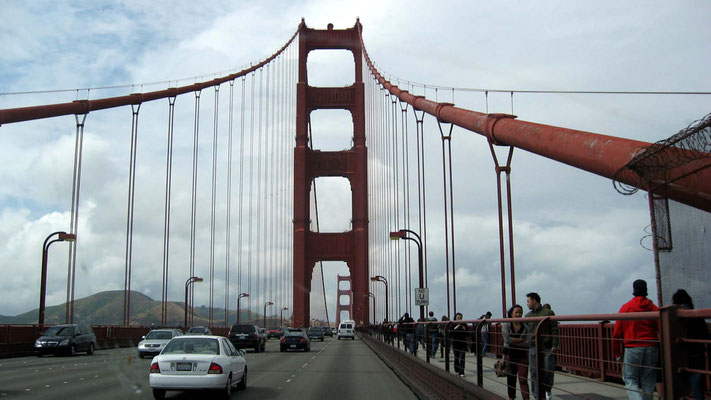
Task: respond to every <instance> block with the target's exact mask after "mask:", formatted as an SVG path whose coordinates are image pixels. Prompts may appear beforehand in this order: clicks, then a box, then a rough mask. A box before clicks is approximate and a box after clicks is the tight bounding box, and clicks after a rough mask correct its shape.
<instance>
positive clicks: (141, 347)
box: [138, 329, 183, 358]
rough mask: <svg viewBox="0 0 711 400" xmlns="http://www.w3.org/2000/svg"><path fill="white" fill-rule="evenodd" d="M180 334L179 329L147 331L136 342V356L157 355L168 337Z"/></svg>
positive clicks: (168, 340) (167, 340)
mask: <svg viewBox="0 0 711 400" xmlns="http://www.w3.org/2000/svg"><path fill="white" fill-rule="evenodd" d="M182 335H183V333H182V332H181V331H180V330H179V329H154V330H152V331H150V332H148V334H147V335H146V336H144V337H142V338H141V339H142V340H141V342H140V343H138V358H143V357H144V356H155V355H158V353H160V352H161V351H162V350H163V347H165V345H166V344H167V343H168V342H170V339H172V338H174V337H178V336H182Z"/></svg>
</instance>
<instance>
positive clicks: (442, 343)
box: [439, 315, 451, 358]
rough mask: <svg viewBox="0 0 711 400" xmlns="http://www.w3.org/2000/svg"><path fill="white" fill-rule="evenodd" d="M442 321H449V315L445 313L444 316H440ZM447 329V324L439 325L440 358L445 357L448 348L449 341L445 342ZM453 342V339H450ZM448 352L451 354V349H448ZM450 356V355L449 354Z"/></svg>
mask: <svg viewBox="0 0 711 400" xmlns="http://www.w3.org/2000/svg"><path fill="white" fill-rule="evenodd" d="M440 321H442V322H449V317H448V316H446V315H443V316H442V318H440ZM445 329H447V324H442V325H440V326H439V358H443V357H444V351H445V350H447V349H446V347H447V343H445V337H446V336H445V335H444V331H445ZM450 342H451V339H450ZM447 354H449V350H447ZM448 357H449V356H448Z"/></svg>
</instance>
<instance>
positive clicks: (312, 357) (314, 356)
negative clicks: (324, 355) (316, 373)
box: [311, 351, 320, 360]
mask: <svg viewBox="0 0 711 400" xmlns="http://www.w3.org/2000/svg"><path fill="white" fill-rule="evenodd" d="M319 353H320V351H319ZM314 358H316V356H313V357H311V359H312V360H313V359H314Z"/></svg>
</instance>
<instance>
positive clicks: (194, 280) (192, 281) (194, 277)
mask: <svg viewBox="0 0 711 400" xmlns="http://www.w3.org/2000/svg"><path fill="white" fill-rule="evenodd" d="M195 282H202V278H198V277H197V276H191V277H190V278H188V280H187V281H185V323H184V324H183V327H184V328H186V329H187V327H188V287H189V286H190V284H191V283H195Z"/></svg>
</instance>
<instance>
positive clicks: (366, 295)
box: [363, 292, 377, 325]
mask: <svg viewBox="0 0 711 400" xmlns="http://www.w3.org/2000/svg"><path fill="white" fill-rule="evenodd" d="M363 296H365V297H372V298H373V325H375V324H376V323H377V322H376V321H377V319H375V295H374V294H373V292H368V294H364V295H363Z"/></svg>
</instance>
